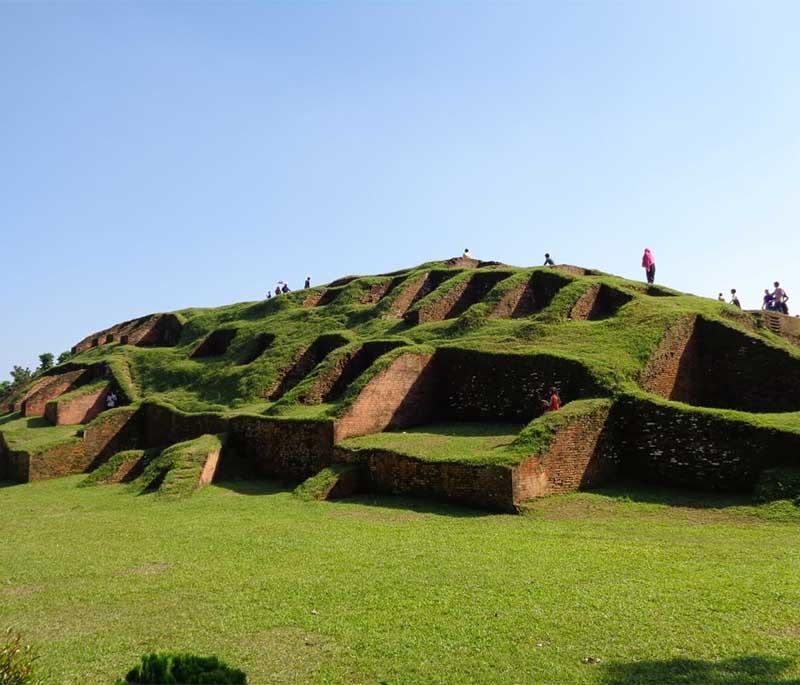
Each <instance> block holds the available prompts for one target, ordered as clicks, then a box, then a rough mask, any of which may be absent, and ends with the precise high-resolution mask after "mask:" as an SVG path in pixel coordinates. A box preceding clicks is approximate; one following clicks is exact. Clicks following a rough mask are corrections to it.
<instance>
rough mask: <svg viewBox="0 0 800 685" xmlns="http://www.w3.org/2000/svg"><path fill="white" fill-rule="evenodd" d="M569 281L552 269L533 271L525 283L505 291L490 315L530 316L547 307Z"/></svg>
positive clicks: (503, 316)
mask: <svg viewBox="0 0 800 685" xmlns="http://www.w3.org/2000/svg"><path fill="white" fill-rule="evenodd" d="M568 283H570V281H569V280H568V279H567V278H564V277H563V276H560V275H558V274H556V273H553V272H552V271H534V272H533V273H532V274H531V277H530V279H529V280H528V282H527V283H523V284H522V285H519V286H518V287H516V288H514V289H513V290H511V291H509V292H508V293H506V294H505V295H504V296H503V297H502V299H501V300H500V302H498V304H497V306H496V307H495V309H494V311H493V312H492V316H496V317H498V318H501V319H509V318H513V319H517V318H521V317H524V316H530V315H531V314H535V313H536V312H539V311H541V310H542V309H544V308H545V307H547V306H548V305H549V304H550V303H551V302H552V301H553V298H554V297H555V296H556V293H558V291H559V290H561V288H563V287H564V286H565V285H567V284H568Z"/></svg>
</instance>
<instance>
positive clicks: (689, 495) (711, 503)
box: [590, 482, 754, 509]
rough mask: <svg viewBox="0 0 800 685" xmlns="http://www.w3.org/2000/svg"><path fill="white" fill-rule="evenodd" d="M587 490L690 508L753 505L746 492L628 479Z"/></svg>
mask: <svg viewBox="0 0 800 685" xmlns="http://www.w3.org/2000/svg"><path fill="white" fill-rule="evenodd" d="M590 492H593V493H595V494H598V495H603V496H604V497H610V498H612V499H621V500H629V501H631V502H641V503H642V504H664V505H668V506H671V507H688V508H691V509H724V508H725V507H742V506H745V507H746V506H753V504H754V502H753V496H752V495H750V494H747V493H730V492H702V491H698V490H680V489H677V488H657V487H655V486H647V485H642V484H641V483H632V482H631V483H620V484H617V485H613V486H608V487H604V488H592V489H591V490H590Z"/></svg>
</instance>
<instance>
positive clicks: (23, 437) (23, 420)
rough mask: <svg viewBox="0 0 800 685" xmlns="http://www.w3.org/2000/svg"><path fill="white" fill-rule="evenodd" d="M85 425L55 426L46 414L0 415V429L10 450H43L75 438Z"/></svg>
mask: <svg viewBox="0 0 800 685" xmlns="http://www.w3.org/2000/svg"><path fill="white" fill-rule="evenodd" d="M82 429H83V426H54V425H52V424H51V423H50V422H49V421H48V420H47V419H46V418H45V417H44V416H28V417H24V416H20V415H19V414H18V413H17V414H6V415H5V416H3V417H0V430H2V432H3V436H4V437H5V440H6V444H7V445H8V448H9V449H10V450H23V451H25V452H31V453H34V452H42V451H43V450H46V449H47V448H48V447H53V446H54V445H58V444H60V443H62V442H65V441H67V440H69V439H70V438H74V437H75V436H76V435H78V432H79V431H80V430H82Z"/></svg>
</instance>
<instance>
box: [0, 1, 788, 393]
mask: <svg viewBox="0 0 800 685" xmlns="http://www.w3.org/2000/svg"><path fill="white" fill-rule="evenodd" d="M798 25H800V3H798V2H785V3H781V2H756V1H755V0H753V1H752V2H736V0H730V1H725V2H694V1H691V2H681V1H675V2H657V1H655V0H653V1H650V2H638V1H636V2H588V3H568V2H561V1H559V2H552V3H536V2H532V3H519V4H511V3H477V2H471V3H459V2H441V3H437V2H416V3H411V2H396V3H388V2H381V3H350V2H326V3H313V4H311V3H266V2H263V3H246V2H237V3H185V2H182V3H129V2H123V3H87V2H82V3H57V4H56V3H50V4H48V3H19V4H14V3H3V4H0V99H1V100H2V107H0V150H2V153H3V163H2V164H1V165H0V236H1V237H2V243H1V244H2V257H3V258H2V275H3V278H2V293H3V298H2V299H3V304H4V307H3V310H2V311H3V315H2V329H1V330H2V333H1V334H0V372H2V376H3V377H5V372H6V370H8V369H10V368H11V365H12V364H15V363H20V364H24V365H31V366H33V365H34V364H35V362H36V357H37V355H38V354H39V353H40V352H44V351H52V352H53V353H55V354H58V353H59V352H61V351H62V350H64V349H67V348H69V347H70V345H72V344H73V343H75V342H76V341H77V340H79V339H80V338H82V337H83V336H85V335H87V334H88V333H90V332H92V331H94V330H97V329H100V328H103V327H105V326H107V325H110V324H112V323H115V322H118V321H121V320H124V319H128V318H132V317H134V316H138V315H141V314H146V313H149V312H154V311H166V310H173V309H179V308H183V307H187V306H205V305H219V304H227V303H231V302H235V301H242V300H253V299H258V298H260V297H262V296H263V293H264V292H265V290H266V288H267V287H269V286H273V287H274V283H275V281H277V280H278V279H285V280H287V281H289V283H290V285H292V286H294V287H297V286H300V285H301V283H302V280H303V278H304V277H305V276H306V275H309V274H310V275H311V276H312V278H313V281H314V283H317V284H318V283H322V282H325V281H328V280H331V279H333V278H335V277H338V276H341V275H344V274H349V273H378V272H381V271H387V270H392V269H396V268H399V267H403V266H409V265H413V264H417V263H420V262H422V261H427V260H431V259H438V258H446V257H449V256H452V255H455V254H457V253H459V252H460V251H461V250H462V249H463V248H464V247H466V246H469V247H470V249H471V250H472V252H473V254H475V255H476V256H479V257H482V258H487V259H498V260H502V261H505V262H509V263H512V264H519V265H529V264H538V263H540V262H541V260H542V254H543V253H544V252H545V251H549V252H551V253H553V255H554V257H555V258H556V260H557V261H562V262H567V263H572V264H580V265H584V266H592V267H598V268H601V269H603V270H605V271H610V272H614V273H617V274H620V275H624V276H628V277H634V278H641V274H642V270H641V268H640V266H639V264H640V256H641V252H642V249H643V248H644V247H645V246H649V247H651V248H652V250H653V252H654V253H655V256H656V261H657V265H658V280H659V281H660V282H662V283H665V284H666V285H669V286H672V287H675V288H679V289H682V290H687V291H690V292H694V293H698V294H702V295H707V296H712V297H713V296H716V294H717V293H718V292H719V291H721V290H724V291H725V292H726V293H727V291H728V290H729V289H730V288H731V287H737V288H738V289H739V290H740V293H741V294H742V299H743V302H744V304H745V305H748V306H757V305H758V304H759V302H760V299H759V298H760V293H761V291H762V289H763V288H764V287H766V286H767V285H769V284H770V283H771V282H772V281H773V280H775V279H779V280H781V281H782V282H783V283H784V285H785V286H786V288H787V291H788V292H789V294H790V295H792V294H794V295H795V300H794V302H795V304H794V308H795V309H796V310H798V311H800V274H798V273H797V253H798V248H800V239H798V235H797V228H798V220H799V219H800V208H799V207H798V205H799V203H800V193H799V192H798V181H799V180H800V139H799V135H798V130H799V129H798V126H799V125H800V40H798V39H797V27H798ZM791 304H792V303H791V302H790V305H791Z"/></svg>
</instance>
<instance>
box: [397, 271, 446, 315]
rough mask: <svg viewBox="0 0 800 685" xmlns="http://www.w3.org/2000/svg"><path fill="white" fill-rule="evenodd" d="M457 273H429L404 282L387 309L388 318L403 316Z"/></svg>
mask: <svg viewBox="0 0 800 685" xmlns="http://www.w3.org/2000/svg"><path fill="white" fill-rule="evenodd" d="M457 273H458V272H457V271H453V272H448V271H429V272H428V273H426V274H424V275H422V276H419V277H418V278H415V279H413V280H411V281H406V284H405V285H404V287H403V289H402V291H401V292H400V294H399V295H398V296H397V298H396V299H395V300H394V302H392V305H391V307H390V308H389V316H392V317H396V318H401V317H403V316H405V314H406V312H408V310H409V309H410V308H411V307H413V306H414V305H415V304H416V303H417V302H419V301H420V300H421V299H422V298H423V297H425V296H426V295H428V294H429V293H432V292H433V291H434V290H436V288H438V287H439V286H440V285H441V284H442V283H444V282H445V281H446V280H448V279H450V278H452V277H453V276H455V275H456V274H457Z"/></svg>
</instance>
